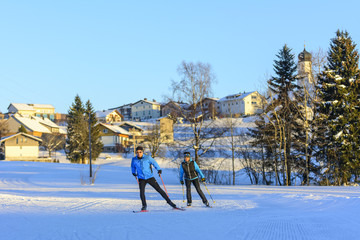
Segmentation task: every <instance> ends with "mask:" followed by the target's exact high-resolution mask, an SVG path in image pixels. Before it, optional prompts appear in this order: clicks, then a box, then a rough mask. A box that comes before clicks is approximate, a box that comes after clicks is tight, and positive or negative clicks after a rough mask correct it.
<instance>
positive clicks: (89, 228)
mask: <svg viewBox="0 0 360 240" xmlns="http://www.w3.org/2000/svg"><path fill="white" fill-rule="evenodd" d="M100 163H101V167H100V170H99V171H98V175H97V178H96V181H95V184H94V185H82V184H81V178H82V177H84V176H87V175H88V172H89V167H88V165H78V164H65V163H58V164H56V163H33V162H8V161H0V232H1V235H0V236H1V237H0V239H4V240H5V239H6V240H10V239H14V240H15V239H21V240H26V239H37V240H40V239H44V240H50V239H56V240H57V239H59V240H60V239H61V240H64V239H86V240H92V239H99V240H111V239H116V240H119V239H131V240H133V239H141V240H144V239H157V240H161V239H204V240H205V239H316V240H319V239H357V238H358V237H359V234H360V223H359V216H360V207H359V206H360V188H359V187H275V186H271V187H266V186H250V185H242V186H215V185H208V188H209V190H210V193H211V194H212V196H213V198H214V200H215V201H216V202H215V203H213V208H211V209H209V208H205V207H203V206H202V203H201V202H200V198H199V197H198V195H197V194H196V193H195V192H194V191H193V199H194V201H193V205H194V207H192V208H187V209H186V211H184V212H181V211H174V210H171V209H170V207H169V206H168V205H167V204H166V203H165V201H164V200H163V199H161V197H160V196H159V194H157V193H156V192H154V190H153V189H152V188H151V187H150V186H148V187H147V191H146V196H147V201H148V209H149V210H150V212H148V213H139V214H134V213H132V210H137V209H139V208H140V205H141V203H140V200H139V193H138V187H137V183H136V180H135V178H134V177H133V176H132V175H131V173H130V168H129V166H130V160H129V159H112V160H109V161H108V162H106V161H105V160H103V161H101V162H100ZM94 169H96V166H94ZM162 177H163V180H164V182H165V184H166V189H167V191H168V193H169V195H170V198H171V199H172V200H174V202H175V203H176V204H177V205H179V206H184V205H185V203H183V201H182V199H183V195H182V188H181V185H180V184H179V180H178V176H177V170H174V169H164V171H163V175H162ZM157 179H158V182H159V183H160V185H162V183H161V180H160V179H159V178H158V177H157ZM203 191H204V193H205V194H206V196H207V197H208V198H209V195H208V193H207V191H206V189H205V188H204V187H203ZM209 200H210V202H211V198H209Z"/></svg>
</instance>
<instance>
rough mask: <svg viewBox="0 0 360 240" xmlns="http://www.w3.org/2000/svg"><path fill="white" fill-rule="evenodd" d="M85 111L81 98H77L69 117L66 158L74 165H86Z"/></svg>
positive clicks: (77, 96)
mask: <svg viewBox="0 0 360 240" xmlns="http://www.w3.org/2000/svg"><path fill="white" fill-rule="evenodd" d="M84 114H85V109H84V105H83V103H82V101H81V99H80V97H79V95H76V96H75V100H74V103H72V105H71V107H70V109H69V111H68V115H67V122H68V126H67V139H66V149H65V152H66V157H67V158H68V159H69V160H70V161H71V162H73V163H85V157H86V145H87V144H88V142H86V139H87V138H86V126H87V124H86V120H85V118H84Z"/></svg>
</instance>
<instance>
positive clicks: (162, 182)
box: [159, 173, 169, 197]
mask: <svg viewBox="0 0 360 240" xmlns="http://www.w3.org/2000/svg"><path fill="white" fill-rule="evenodd" d="M159 177H160V178H161V181H162V184H163V186H164V189H165V192H166V195H167V196H168V197H169V194H168V193H167V191H166V187H165V184H164V181H163V179H162V177H161V174H160V173H159Z"/></svg>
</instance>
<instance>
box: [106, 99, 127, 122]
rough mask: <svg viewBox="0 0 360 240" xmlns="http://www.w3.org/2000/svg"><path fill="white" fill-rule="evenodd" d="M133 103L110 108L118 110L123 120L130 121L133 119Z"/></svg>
mask: <svg viewBox="0 0 360 240" xmlns="http://www.w3.org/2000/svg"><path fill="white" fill-rule="evenodd" d="M131 105H132V104H131V103H129V104H125V105H122V106H120V107H116V108H110V109H109V110H117V111H118V112H119V113H120V114H121V115H122V116H123V121H130V120H131V119H132V117H131Z"/></svg>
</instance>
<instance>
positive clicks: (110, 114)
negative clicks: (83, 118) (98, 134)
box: [95, 110, 124, 123]
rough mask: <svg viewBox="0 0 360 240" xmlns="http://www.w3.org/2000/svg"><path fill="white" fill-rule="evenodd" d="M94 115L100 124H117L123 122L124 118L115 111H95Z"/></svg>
mask: <svg viewBox="0 0 360 240" xmlns="http://www.w3.org/2000/svg"><path fill="white" fill-rule="evenodd" d="M95 114H96V118H97V120H98V121H99V122H101V123H118V122H121V121H123V120H124V116H123V115H122V114H121V113H119V112H118V111H117V110H103V111H96V112H95Z"/></svg>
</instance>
